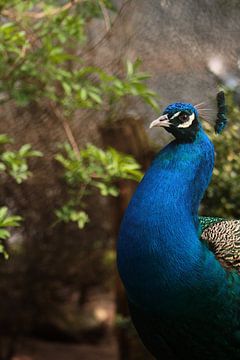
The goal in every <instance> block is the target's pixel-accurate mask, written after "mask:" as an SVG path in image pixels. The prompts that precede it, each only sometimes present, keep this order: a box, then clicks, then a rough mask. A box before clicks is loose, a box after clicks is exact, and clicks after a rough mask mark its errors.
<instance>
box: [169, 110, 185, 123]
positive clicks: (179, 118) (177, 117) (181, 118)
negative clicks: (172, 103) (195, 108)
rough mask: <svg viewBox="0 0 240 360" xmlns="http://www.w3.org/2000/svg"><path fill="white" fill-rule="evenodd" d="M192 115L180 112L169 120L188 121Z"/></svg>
mask: <svg viewBox="0 0 240 360" xmlns="http://www.w3.org/2000/svg"><path fill="white" fill-rule="evenodd" d="M189 116H190V114H188V113H187V112H185V111H178V112H176V113H175V114H173V115H172V116H171V117H170V119H169V120H174V119H176V120H180V121H181V122H184V121H187V120H188V119H189Z"/></svg>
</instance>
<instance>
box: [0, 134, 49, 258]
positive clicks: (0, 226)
mask: <svg viewBox="0 0 240 360" xmlns="http://www.w3.org/2000/svg"><path fill="white" fill-rule="evenodd" d="M12 142H13V139H12V138H10V137H9V136H8V135H6V134H0V146H2V149H1V151H0V174H1V175H2V176H3V175H5V176H11V177H12V178H13V179H14V180H15V181H16V183H18V184H21V183H22V182H23V181H24V180H27V178H28V177H29V176H30V175H31V172H30V171H29V168H28V159H29V158H32V157H39V156H42V154H41V152H40V151H36V150H32V147H31V145H29V144H25V145H23V146H22V147H21V148H20V149H19V150H15V151H13V150H11V151H10V150H7V149H5V148H4V146H5V145H9V144H10V143H12ZM21 220H22V217H21V216H17V215H9V210H8V208H7V207H6V206H3V207H0V241H1V242H0V253H1V254H3V255H4V257H5V258H7V257H8V255H7V252H6V250H5V247H4V244H3V241H4V240H7V239H9V238H10V236H11V235H10V232H9V230H8V229H9V228H10V227H16V226H20V222H21Z"/></svg>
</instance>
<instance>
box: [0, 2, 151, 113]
mask: <svg viewBox="0 0 240 360" xmlns="http://www.w3.org/2000/svg"><path fill="white" fill-rule="evenodd" d="M101 3H102V5H103V6H105V7H107V8H112V6H111V3H110V2H109V1H102V0H101ZM100 15H101V7H100V6H99V2H98V1H95V0H94V1H93V0H88V1H72V2H63V4H62V6H59V1H42V2H39V1H29V0H28V1H24V2H17V1H7V2H4V4H3V5H2V10H1V18H2V21H1V26H0V44H1V45H0V58H1V60H0V78H1V82H0V92H1V99H2V101H6V100H8V99H9V98H11V99H14V100H15V101H16V102H17V104H20V105H26V104H28V103H29V102H30V101H32V100H34V101H36V100H41V101H42V100H44V99H47V100H48V101H49V100H51V101H52V102H53V103H54V104H56V105H58V106H60V107H61V108H62V109H63V111H64V114H65V115H66V116H67V117H70V116H72V114H73V113H74V112H75V110H76V109H77V108H94V109H96V108H97V109H101V110H102V109H103V108H105V109H107V110H109V107H110V106H113V105H114V104H115V103H116V101H117V100H119V98H121V97H123V96H126V95H133V96H139V97H141V98H143V100H144V101H146V102H147V103H148V104H149V105H151V106H153V107H154V108H157V103H156V102H155V100H154V98H155V97H156V94H155V93H154V92H152V91H151V90H149V89H148V87H147V86H146V84H145V82H144V81H145V80H146V79H147V78H148V76H147V75H146V74H144V73H141V72H138V67H139V65H140V62H139V61H136V62H135V63H134V64H132V63H131V62H128V63H127V71H126V75H125V76H124V77H123V78H122V79H121V78H119V77H117V76H114V75H109V74H107V73H106V72H104V71H103V70H102V69H100V68H98V67H93V66H86V65H85V64H84V61H83V55H84V54H82V53H81V51H80V49H81V45H84V44H85V43H86V40H87V32H86V25H87V23H88V21H89V19H90V18H92V17H96V16H100Z"/></svg>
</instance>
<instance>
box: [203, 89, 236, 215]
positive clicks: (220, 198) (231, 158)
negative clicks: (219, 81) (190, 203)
mask: <svg viewBox="0 0 240 360" xmlns="http://www.w3.org/2000/svg"><path fill="white" fill-rule="evenodd" d="M226 103H227V105H228V116H227V117H228V125H227V127H226V129H225V130H224V131H223V132H222V134H220V135H212V129H209V130H211V131H209V133H210V137H211V138H212V140H213V142H214V146H215V153H216V159H215V167H214V170H213V176H212V180H211V183H210V185H209V187H208V189H207V193H206V195H205V198H204V203H203V210H204V212H205V214H208V215H214V216H221V217H226V218H240V208H239V204H240V182H239V175H240V157H239V154H240V143H239V136H240V121H239V119H240V108H239V105H238V104H237V103H236V102H235V101H234V92H233V91H230V90H226Z"/></svg>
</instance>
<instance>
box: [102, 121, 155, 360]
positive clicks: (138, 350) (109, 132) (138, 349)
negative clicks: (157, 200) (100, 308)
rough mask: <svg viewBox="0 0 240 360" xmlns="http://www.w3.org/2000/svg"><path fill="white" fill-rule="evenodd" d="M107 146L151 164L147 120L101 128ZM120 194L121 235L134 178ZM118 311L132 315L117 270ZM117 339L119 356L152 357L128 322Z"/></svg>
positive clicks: (116, 214) (116, 216)
mask: <svg viewBox="0 0 240 360" xmlns="http://www.w3.org/2000/svg"><path fill="white" fill-rule="evenodd" d="M100 133H101V136H102V140H103V144H104V146H106V147H108V146H112V147H114V148H116V149H117V150H118V151H121V152H124V153H127V154H131V155H133V156H134V157H135V158H136V160H137V161H138V162H139V163H140V164H141V165H142V167H143V170H144V169H146V167H147V166H148V165H149V163H150V161H151V159H152V157H153V154H154V152H153V150H152V149H151V147H150V144H149V140H148V137H147V134H146V131H145V129H144V126H143V122H141V121H139V120H136V119H133V118H124V119H121V120H118V121H116V122H114V123H112V124H111V125H110V126H109V125H108V126H104V127H101V128H100ZM118 186H119V190H120V194H119V196H118V197H117V198H114V199H112V214H113V229H112V230H113V233H114V236H115V237H116V238H117V236H118V232H119V226H120V223H121V219H122V216H123V213H124V211H125V209H126V207H127V205H128V202H129V200H130V198H131V196H132V194H133V192H134V190H135V188H136V186H137V184H136V183H135V182H133V181H128V180H121V181H119V183H118ZM115 291H116V312H117V314H118V316H120V317H121V318H122V319H126V318H128V317H129V312H128V305H127V300H126V295H125V291H124V288H123V285H122V282H121V280H120V278H119V275H118V273H117V271H116V287H115ZM116 332H117V340H118V348H119V360H135V359H138V360H140V359H144V360H147V359H148V358H149V359H150V358H151V357H148V356H150V355H148V354H147V353H146V352H145V349H143V347H142V345H141V344H140V341H138V340H136V337H134V338H133V335H132V333H133V332H132V331H131V329H128V330H126V327H125V326H118V327H117V330H116Z"/></svg>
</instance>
